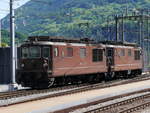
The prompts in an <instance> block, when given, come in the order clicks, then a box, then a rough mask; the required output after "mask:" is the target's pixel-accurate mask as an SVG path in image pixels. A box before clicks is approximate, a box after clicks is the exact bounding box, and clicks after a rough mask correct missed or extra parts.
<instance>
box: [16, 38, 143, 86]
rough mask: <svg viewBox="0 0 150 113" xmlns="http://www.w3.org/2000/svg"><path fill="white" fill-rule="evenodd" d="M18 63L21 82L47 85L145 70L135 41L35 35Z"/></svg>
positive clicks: (17, 76)
mask: <svg viewBox="0 0 150 113" xmlns="http://www.w3.org/2000/svg"><path fill="white" fill-rule="evenodd" d="M18 64H19V68H18V70H17V75H16V80H17V83H19V84H22V86H25V87H32V88H35V87H36V88H45V87H50V86H52V85H54V84H55V85H62V84H66V83H78V82H92V81H96V82H98V81H99V80H101V79H102V78H103V79H112V78H113V77H116V76H124V77H127V76H135V75H137V74H141V72H142V54H141V48H140V47H137V46H136V45H135V44H121V43H108V42H101V43H100V42H99V43H96V42H94V41H92V40H88V39H66V38H63V37H48V36H39V37H36V36H35V37H29V38H28V41H27V42H25V43H24V44H22V45H21V57H20V58H19V63H18Z"/></svg>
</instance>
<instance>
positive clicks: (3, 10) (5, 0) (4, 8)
mask: <svg viewBox="0 0 150 113" xmlns="http://www.w3.org/2000/svg"><path fill="white" fill-rule="evenodd" d="M28 1H30V0H14V8H18V7H20V6H22V5H23V4H25V3H26V2H28ZM8 13H9V0H0V19H2V18H4V17H5V16H6V15H7V14H8Z"/></svg>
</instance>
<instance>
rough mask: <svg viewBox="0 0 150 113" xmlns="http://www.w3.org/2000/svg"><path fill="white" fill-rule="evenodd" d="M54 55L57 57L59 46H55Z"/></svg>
mask: <svg viewBox="0 0 150 113" xmlns="http://www.w3.org/2000/svg"><path fill="white" fill-rule="evenodd" d="M54 56H55V57H57V56H58V48H57V47H56V48H54Z"/></svg>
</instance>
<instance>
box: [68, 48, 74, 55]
mask: <svg viewBox="0 0 150 113" xmlns="http://www.w3.org/2000/svg"><path fill="white" fill-rule="evenodd" d="M72 56H73V48H71V47H68V48H67V57H72Z"/></svg>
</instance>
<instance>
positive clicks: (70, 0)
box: [3, 0, 150, 39]
mask: <svg viewBox="0 0 150 113" xmlns="http://www.w3.org/2000/svg"><path fill="white" fill-rule="evenodd" d="M41 1H42V2H34V1H30V2H28V3H27V4H25V5H24V6H22V7H21V8H19V9H17V10H16V11H15V14H16V30H17V32H22V33H25V34H28V35H52V36H66V37H94V38H103V39H104V38H106V36H104V35H103V34H106V33H103V31H102V27H104V26H106V21H107V17H108V15H116V14H118V15H121V14H122V13H125V9H126V7H128V8H129V9H130V10H131V9H134V8H149V7H150V0H126V1H127V2H125V0H41ZM110 18H111V17H110ZM8 21H9V19H8V17H6V18H5V19H4V21H3V25H4V26H5V28H8ZM81 23H82V24H81Z"/></svg>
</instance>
